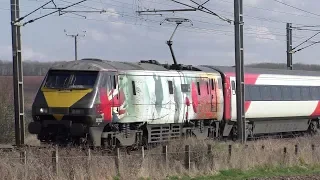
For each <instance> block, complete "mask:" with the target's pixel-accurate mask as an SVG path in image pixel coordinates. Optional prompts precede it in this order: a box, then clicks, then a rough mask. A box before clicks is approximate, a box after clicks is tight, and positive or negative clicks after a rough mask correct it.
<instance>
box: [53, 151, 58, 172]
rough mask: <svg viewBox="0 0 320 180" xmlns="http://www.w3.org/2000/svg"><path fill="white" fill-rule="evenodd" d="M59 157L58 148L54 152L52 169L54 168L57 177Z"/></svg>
mask: <svg viewBox="0 0 320 180" xmlns="http://www.w3.org/2000/svg"><path fill="white" fill-rule="evenodd" d="M58 165H59V155H58V148H56V150H54V151H53V152H52V167H53V173H55V175H56V176H58V175H59V167H58Z"/></svg>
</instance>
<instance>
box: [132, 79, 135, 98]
mask: <svg viewBox="0 0 320 180" xmlns="http://www.w3.org/2000/svg"><path fill="white" fill-rule="evenodd" d="M132 91H133V95H136V86H135V83H134V81H132Z"/></svg>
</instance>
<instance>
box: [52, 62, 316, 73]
mask: <svg viewBox="0 0 320 180" xmlns="http://www.w3.org/2000/svg"><path fill="white" fill-rule="evenodd" d="M50 70H84V71H103V70H109V71H122V70H146V71H169V70H187V71H202V72H220V73H222V74H227V73H235V67H234V66H213V65H198V66H191V65H182V64H179V65H177V66H173V65H168V64H160V63H159V62H158V61H156V60H142V61H140V62H121V61H110V60H101V59H93V58H90V59H89V58H88V59H81V60H76V61H65V62H59V63H56V64H55V65H53V66H52V67H51V68H50ZM245 73H250V74H278V75H299V76H320V72H317V71H304V70H287V69H267V68H255V67H245Z"/></svg>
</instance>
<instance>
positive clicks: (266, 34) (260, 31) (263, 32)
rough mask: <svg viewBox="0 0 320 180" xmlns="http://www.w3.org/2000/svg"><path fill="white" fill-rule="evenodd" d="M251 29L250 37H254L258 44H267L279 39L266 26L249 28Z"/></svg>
mask: <svg viewBox="0 0 320 180" xmlns="http://www.w3.org/2000/svg"><path fill="white" fill-rule="evenodd" d="M249 28H250V35H249V36H251V37H254V39H255V40H256V41H257V42H260V43H266V42H269V41H270V40H277V37H276V36H275V35H274V34H273V33H272V32H271V31H270V30H269V29H268V28H267V27H264V26H249Z"/></svg>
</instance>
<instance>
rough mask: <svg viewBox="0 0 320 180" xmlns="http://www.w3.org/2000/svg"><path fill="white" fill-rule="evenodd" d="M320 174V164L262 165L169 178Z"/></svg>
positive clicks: (233, 179)
mask: <svg viewBox="0 0 320 180" xmlns="http://www.w3.org/2000/svg"><path fill="white" fill-rule="evenodd" d="M310 174H320V166H319V165H317V166H307V167H305V166H293V167H260V168H254V169H251V170H247V171H243V170H240V169H230V170H222V171H220V172H219V173H218V175H214V176H199V177H194V178H192V177H187V176H185V177H169V178H168V179H169V180H211V179H212V180H225V179H228V180H240V179H253V178H270V177H279V176H286V177H289V176H296V175H310Z"/></svg>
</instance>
